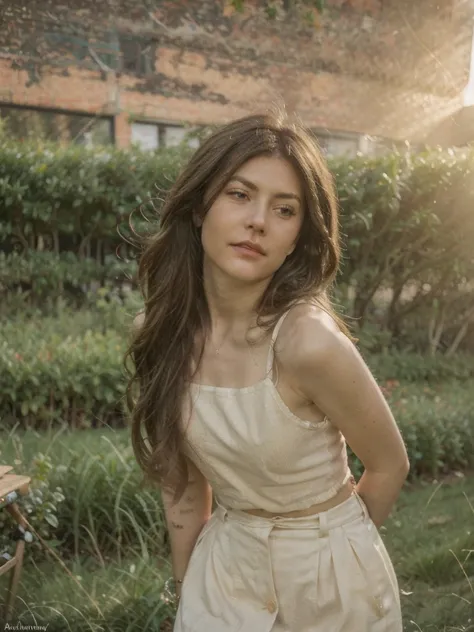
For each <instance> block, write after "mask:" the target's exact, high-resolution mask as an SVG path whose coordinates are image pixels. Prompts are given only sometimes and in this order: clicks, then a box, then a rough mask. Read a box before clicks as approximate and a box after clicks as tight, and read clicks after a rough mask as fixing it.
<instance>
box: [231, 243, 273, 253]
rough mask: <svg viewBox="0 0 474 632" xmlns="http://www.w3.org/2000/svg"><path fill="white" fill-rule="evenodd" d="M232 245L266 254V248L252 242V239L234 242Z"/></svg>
mask: <svg viewBox="0 0 474 632" xmlns="http://www.w3.org/2000/svg"><path fill="white" fill-rule="evenodd" d="M232 245H233V246H235V247H238V248H245V249H247V250H249V251H251V252H256V253H258V254H260V255H264V254H265V251H264V249H263V248H262V247H261V246H260V245H259V244H257V243H254V242H251V241H241V242H240V243H238V244H232Z"/></svg>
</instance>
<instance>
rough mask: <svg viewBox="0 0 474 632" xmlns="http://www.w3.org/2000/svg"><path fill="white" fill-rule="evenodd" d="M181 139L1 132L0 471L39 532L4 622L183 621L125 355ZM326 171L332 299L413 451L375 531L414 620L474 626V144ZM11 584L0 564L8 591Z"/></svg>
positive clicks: (361, 160) (121, 625) (120, 627)
mask: <svg viewBox="0 0 474 632" xmlns="http://www.w3.org/2000/svg"><path fill="white" fill-rule="evenodd" d="M189 151H190V150H189V149H187V148H185V147H179V148H173V149H163V150H158V151H157V152H154V153H152V154H150V153H143V152H140V151H138V150H135V149H132V150H127V151H124V150H118V149H111V148H107V149H105V148H98V149H85V148H82V147H56V146H52V145H44V144H43V145H37V144H36V145H33V144H28V143H13V142H11V141H6V140H3V141H2V142H1V143H0V289H1V292H2V301H1V303H0V350H1V351H0V437H1V441H0V464H2V465H11V466H13V467H14V469H15V472H18V473H21V474H25V475H28V476H30V477H31V479H32V480H31V487H30V493H29V494H28V495H26V496H24V497H21V498H20V500H19V506H20V509H21V510H22V512H23V514H24V515H25V517H26V518H27V519H28V521H29V523H30V525H31V531H32V533H33V535H34V539H33V542H31V543H28V544H27V545H26V554H25V562H24V566H23V571H22V576H21V584H20V590H19V594H18V597H17V599H16V602H15V613H14V616H13V618H12V625H14V624H15V623H16V622H20V623H21V624H22V625H33V624H37V625H40V624H44V625H46V624H47V626H48V627H47V629H48V632H56V631H58V632H59V631H61V632H62V631H64V630H73V631H74V632H76V631H77V632H86V631H87V632H89V631H90V632H109V631H110V632H132V631H135V630H136V631H138V630H140V631H150V632H152V631H153V632H154V631H159V630H165V631H166V630H168V631H169V630H171V629H172V621H173V617H174V608H175V606H174V604H173V602H172V601H171V600H170V599H169V598H168V596H167V595H166V593H165V591H164V582H165V580H166V579H167V578H168V577H169V575H170V561H169V545H168V540H167V536H166V531H165V527H164V515H163V509H162V504H161V500H160V493H159V490H157V489H154V488H150V487H145V486H143V485H142V477H141V473H140V471H139V469H138V466H137V464H136V462H135V459H134V457H133V453H132V448H131V443H130V429H129V425H128V418H127V408H126V405H125V386H126V379H127V374H126V372H127V366H126V365H125V364H124V352H125V350H126V348H127V344H128V340H129V336H130V333H131V323H132V321H133V318H134V316H135V315H136V313H137V311H138V310H139V309H140V308H141V305H142V302H141V297H140V294H139V292H138V290H137V284H136V258H137V254H138V253H139V244H140V241H139V235H141V234H144V233H147V232H149V231H152V230H153V227H154V226H156V225H157V223H158V221H159V207H160V204H161V200H162V198H163V194H164V193H165V192H166V190H167V189H168V188H169V187H170V185H171V183H172V182H173V181H174V179H175V178H176V175H177V173H178V171H179V169H180V166H181V165H182V164H183V162H184V161H185V160H186V157H187V155H188V152H189ZM330 168H331V171H332V173H333V174H334V178H335V181H336V185H337V190H338V196H339V202H340V210H341V230H342V236H343V243H344V256H343V265H342V269H341V273H340V275H339V277H338V279H337V284H336V287H335V289H334V295H333V300H334V302H335V304H336V306H337V307H338V309H339V311H340V312H341V313H342V314H343V315H344V316H345V318H346V322H347V323H348V324H349V326H350V328H351V330H352V332H353V334H354V335H355V336H356V338H357V339H358V343H357V344H358V347H359V349H360V351H361V353H362V355H363V356H364V358H365V360H366V361H367V363H368V364H369V366H370V368H371V369H372V371H373V373H374V375H375V377H376V379H377V381H378V382H379V384H380V386H381V388H382V391H383V392H384V394H385V396H386V398H387V400H388V401H389V403H390V405H391V407H392V410H393V412H394V415H395V417H396V419H397V422H398V424H399V426H400V429H401V432H402V435H403V438H404V441H405V443H406V446H407V450H408V454H409V457H410V463H411V471H410V476H409V479H408V481H407V483H406V485H405V488H404V490H403V492H402V495H401V497H400V499H399V502H398V503H397V506H396V509H395V510H394V512H393V513H392V516H391V517H390V519H389V520H388V521H387V523H386V525H385V526H384V527H382V531H381V533H382V536H383V538H384V541H385V542H386V545H387V548H388V549H389V551H390V553H391V555H392V559H393V561H394V565H395V567H396V571H397V575H398V577H399V582H400V589H401V598H402V607H403V613H404V628H405V630H406V631H410V632H415V631H422V632H441V631H443V632H448V631H449V632H451V631H452V632H454V630H456V631H463V632H468V631H471V632H472V631H474V407H473V404H472V402H473V395H472V394H473V392H474V287H473V285H474V281H473V279H474V247H473V244H474V214H473V212H472V209H473V208H474V178H473V175H474V152H473V151H472V150H471V151H468V150H465V151H464V150H463V151H441V150H429V151H428V150H427V151H424V152H418V153H414V152H412V151H410V148H409V147H407V148H406V150H404V151H398V152H394V153H387V154H384V155H383V156H358V157H356V158H354V159H350V160H343V159H337V160H335V159H332V160H331V161H330ZM132 211H133V212H132ZM351 460H352V465H353V469H354V472H355V474H356V475H359V474H360V471H361V468H360V464H359V463H358V461H357V459H356V458H355V457H354V456H353V455H351ZM3 514H5V512H3V513H0V556H2V555H3V556H4V557H3V559H7V558H8V555H12V553H13V549H14V544H15V543H14V541H13V540H12V538H11V535H12V532H13V530H14V525H13V523H11V521H10V519H9V517H8V515H6V514H5V515H3ZM1 565H2V557H0V567H1ZM6 588H7V578H6V576H2V577H0V603H1V602H3V600H4V594H5V593H6Z"/></svg>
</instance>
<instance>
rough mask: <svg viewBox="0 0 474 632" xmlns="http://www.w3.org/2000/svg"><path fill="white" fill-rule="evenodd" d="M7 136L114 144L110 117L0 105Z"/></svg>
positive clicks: (76, 142) (82, 143)
mask: <svg viewBox="0 0 474 632" xmlns="http://www.w3.org/2000/svg"><path fill="white" fill-rule="evenodd" d="M0 118H1V119H2V121H3V130H4V133H5V135H6V136H7V137H8V136H9V137H11V138H17V139H21V140H29V139H34V140H44V141H52V142H57V143H61V144H64V143H75V144H79V145H86V146H95V145H108V144H110V143H113V141H114V138H113V122H112V119H111V118H110V117H99V116H97V117H96V116H88V115H82V114H75V113H70V112H58V111H53V110H39V109H33V108H20V107H11V106H0Z"/></svg>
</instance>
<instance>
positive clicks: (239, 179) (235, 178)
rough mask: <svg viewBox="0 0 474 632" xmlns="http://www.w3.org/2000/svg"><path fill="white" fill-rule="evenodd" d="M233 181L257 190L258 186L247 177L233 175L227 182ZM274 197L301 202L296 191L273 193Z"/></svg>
mask: <svg viewBox="0 0 474 632" xmlns="http://www.w3.org/2000/svg"><path fill="white" fill-rule="evenodd" d="M235 181H237V182H240V183H241V184H243V185H244V186H246V187H248V188H249V189H250V190H252V191H258V186H257V185H256V184H254V183H253V182H250V180H247V178H243V177H242V176H233V177H232V178H231V179H230V181H229V182H235ZM274 197H276V198H280V199H281V200H296V201H297V202H299V203H300V204H301V199H300V197H299V195H296V193H275V195H274Z"/></svg>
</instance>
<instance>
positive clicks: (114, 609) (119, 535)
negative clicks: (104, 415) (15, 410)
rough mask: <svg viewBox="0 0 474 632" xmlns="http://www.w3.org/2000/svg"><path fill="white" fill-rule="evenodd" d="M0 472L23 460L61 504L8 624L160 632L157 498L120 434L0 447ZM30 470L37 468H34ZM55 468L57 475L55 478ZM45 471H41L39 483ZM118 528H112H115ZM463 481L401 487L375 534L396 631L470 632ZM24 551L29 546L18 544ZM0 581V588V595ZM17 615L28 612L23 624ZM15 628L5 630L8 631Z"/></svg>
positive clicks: (163, 608) (471, 588)
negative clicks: (393, 583) (384, 552)
mask: <svg viewBox="0 0 474 632" xmlns="http://www.w3.org/2000/svg"><path fill="white" fill-rule="evenodd" d="M4 438H5V439H6V440H5V441H4V442H3V445H2V448H1V453H0V462H5V463H12V464H13V463H14V462H15V461H16V468H17V470H18V471H19V472H20V471H32V469H33V465H32V459H33V458H34V457H36V458H37V457H38V455H39V454H42V455H43V456H42V457H41V458H40V459H39V460H38V458H37V461H36V465H35V467H36V470H35V471H38V467H39V468H40V471H42V472H43V477H44V478H46V479H49V480H50V481H51V485H52V486H53V487H54V486H56V485H57V484H58V483H60V485H61V488H62V490H63V494H64V496H65V501H64V502H63V503H62V504H60V505H59V507H58V510H57V513H58V518H59V527H60V528H59V531H58V533H59V534H60V537H58V541H57V542H55V541H54V540H53V545H54V550H55V551H57V554H58V553H59V554H60V558H61V560H62V564H61V562H60V561H59V560H57V559H55V558H51V557H45V556H42V555H40V551H39V546H38V545H37V544H36V546H37V547H38V548H37V549H36V548H35V550H34V551H33V549H32V548H30V549H27V557H28V558H29V559H28V560H27V563H26V565H25V568H24V572H23V577H22V584H21V590H20V598H19V600H18V603H17V607H18V616H20V615H21V620H22V622H23V623H24V624H26V623H30V624H31V623H32V622H33V619H32V616H33V615H34V617H35V619H36V622H37V623H40V622H41V623H44V624H46V623H48V632H55V631H56V630H57V631H58V632H59V631H60V630H61V631H63V630H74V632H76V631H77V632H82V631H86V630H87V631H90V632H122V631H127V632H128V631H130V632H131V631H137V632H138V631H139V630H140V632H141V631H142V630H143V631H144V630H150V631H152V630H153V631H158V630H160V629H161V630H169V629H170V627H169V626H170V623H169V619H170V617H172V615H173V610H172V606H171V605H170V604H169V603H168V602H167V601H166V599H163V598H162V586H163V579H164V578H166V576H167V574H168V572H169V562H168V551H167V547H166V542H165V541H164V539H163V522H162V520H163V516H162V513H161V507H160V503H159V494H158V492H156V491H154V490H152V491H146V490H138V481H139V480H140V477H139V473H138V471H137V468H136V466H135V465H134V461H133V456H132V454H131V451H130V447H129V445H128V433H127V432H126V431H112V430H105V431H102V430H100V431H84V432H80V433H77V432H76V433H70V432H69V431H66V432H64V433H58V432H57V431H56V432H55V433H54V434H51V435H49V436H48V435H47V434H46V433H42V434H38V433H34V432H28V433H27V434H26V435H25V436H23V437H22V439H21V440H20V438H19V436H18V434H17V433H16V434H10V435H9V437H6V436H5V437H4ZM38 462H39V465H38ZM59 465H63V466H64V465H65V466H66V467H63V468H58V466H59ZM45 472H46V473H45ZM116 525H120V528H116ZM473 530H474V475H468V476H464V475H461V474H458V475H455V474H453V475H452V476H450V477H449V478H445V479H444V480H440V481H429V482H428V481H425V482H420V481H419V482H417V483H416V484H409V485H407V486H406V488H405V489H404V490H403V492H402V495H401V497H400V500H399V502H398V505H397V508H396V510H395V511H394V512H393V515H392V516H391V518H390V519H389V520H388V522H387V523H386V525H385V526H384V527H383V528H382V535H383V537H384V539H385V542H386V544H387V547H388V549H389V551H390V553H391V555H392V559H393V561H394V564H395V567H396V571H397V574H398V577H399V582H400V588H401V590H402V603H403V612H404V621H405V630H407V631H410V632H415V631H422V632H441V631H443V632H454V631H455V630H456V631H463V632H468V631H471V632H472V631H474V533H473ZM30 547H33V545H30ZM5 584H6V582H5V578H4V577H2V578H0V589H1V590H3V589H4V586H5ZM28 613H29V614H28ZM14 623H15V621H13V622H12V624H14Z"/></svg>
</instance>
